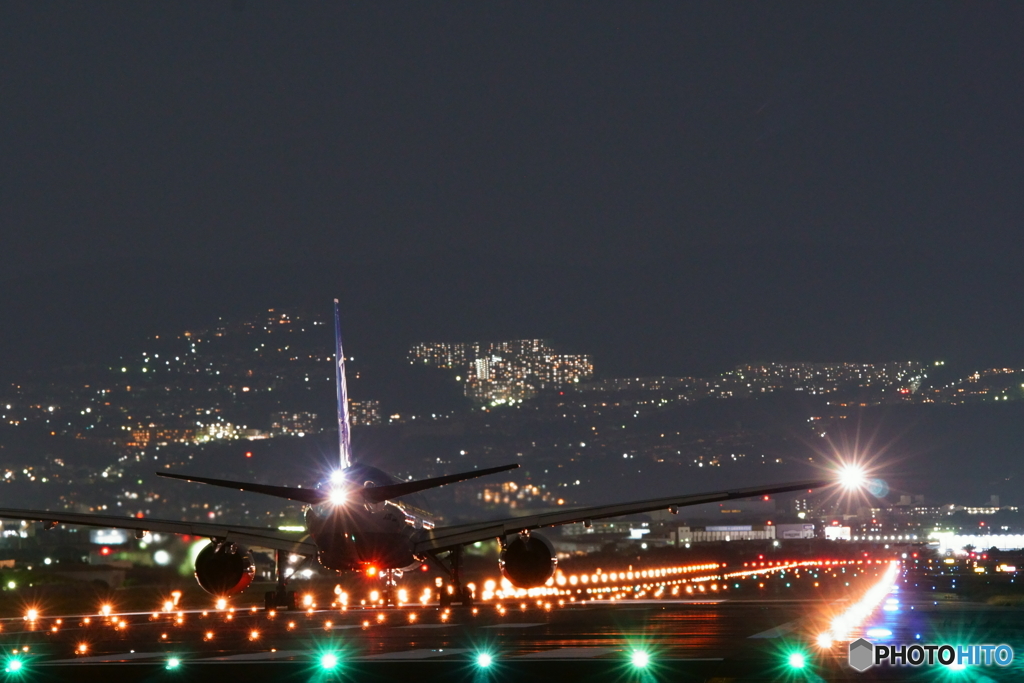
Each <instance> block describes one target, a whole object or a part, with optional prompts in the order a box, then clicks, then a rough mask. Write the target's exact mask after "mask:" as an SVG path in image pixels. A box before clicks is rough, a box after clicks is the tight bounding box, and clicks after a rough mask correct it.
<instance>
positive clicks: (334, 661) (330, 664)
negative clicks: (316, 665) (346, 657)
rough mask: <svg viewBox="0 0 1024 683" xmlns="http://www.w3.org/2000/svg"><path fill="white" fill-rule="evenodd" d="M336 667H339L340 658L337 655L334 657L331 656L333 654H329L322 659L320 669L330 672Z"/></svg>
mask: <svg viewBox="0 0 1024 683" xmlns="http://www.w3.org/2000/svg"><path fill="white" fill-rule="evenodd" d="M336 666H338V656H337V655H334V654H331V653H329V652H328V653H327V654H325V655H324V656H323V657H321V658H320V667H321V668H324V669H327V670H328V671H330V670H331V669H333V668H335V667H336Z"/></svg>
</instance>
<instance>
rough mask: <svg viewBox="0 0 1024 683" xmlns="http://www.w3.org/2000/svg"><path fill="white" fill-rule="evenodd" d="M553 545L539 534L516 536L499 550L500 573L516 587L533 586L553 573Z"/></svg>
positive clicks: (540, 583) (554, 556) (554, 559)
mask: <svg viewBox="0 0 1024 683" xmlns="http://www.w3.org/2000/svg"><path fill="white" fill-rule="evenodd" d="M557 564H558V558H557V557H556V555H555V547H554V546H553V545H551V542H550V541H549V540H548V539H546V538H544V537H543V536H541V535H540V534H530V535H529V536H526V535H523V536H517V537H516V538H515V539H514V540H512V541H510V542H509V543H507V544H506V545H505V547H504V549H503V550H502V551H501V558H500V559H499V560H498V566H500V567H501V575H502V576H504V577H505V578H506V579H508V580H509V581H511V582H512V585H513V586H515V587H516V588H535V587H536V586H543V585H544V582H545V581H547V580H548V579H550V578H551V576H552V574H554V573H555V566H556V565H557Z"/></svg>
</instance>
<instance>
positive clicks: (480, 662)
mask: <svg viewBox="0 0 1024 683" xmlns="http://www.w3.org/2000/svg"><path fill="white" fill-rule="evenodd" d="M493 663H494V657H491V655H489V654H487V653H486V652H481V653H480V654H478V655H477V656H476V664H477V666H479V667H480V668H483V669H486V668H487V667H489V666H490V665H491V664H493Z"/></svg>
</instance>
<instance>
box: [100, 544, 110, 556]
mask: <svg viewBox="0 0 1024 683" xmlns="http://www.w3.org/2000/svg"><path fill="white" fill-rule="evenodd" d="M109 554H110V548H108V547H107V546H103V547H102V548H100V555H104V556H106V555H109Z"/></svg>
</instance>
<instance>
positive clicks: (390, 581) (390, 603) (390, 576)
mask: <svg viewBox="0 0 1024 683" xmlns="http://www.w3.org/2000/svg"><path fill="white" fill-rule="evenodd" d="M400 578H402V570H401V569H381V570H380V581H381V584H382V585H383V588H384V590H382V591H381V593H383V595H384V606H385V607H394V606H395V604H396V603H395V593H396V591H397V590H398V579H400Z"/></svg>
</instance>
